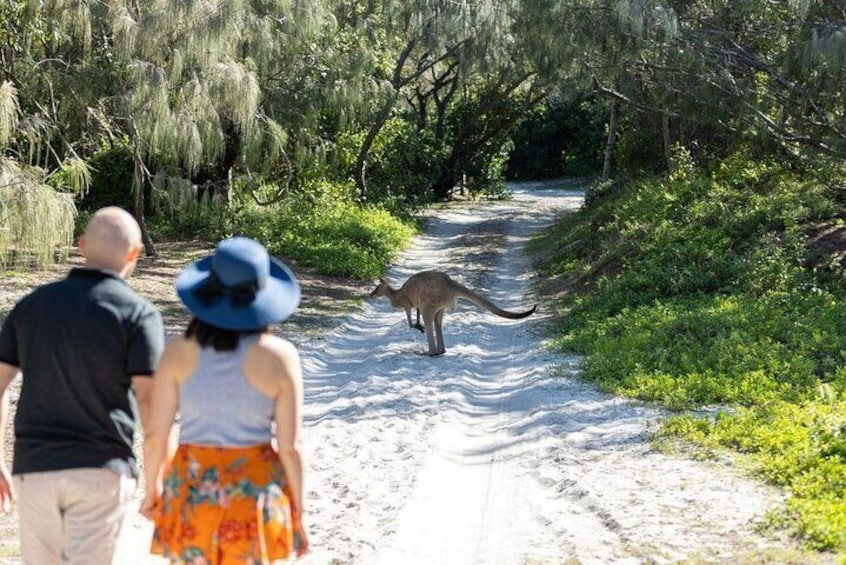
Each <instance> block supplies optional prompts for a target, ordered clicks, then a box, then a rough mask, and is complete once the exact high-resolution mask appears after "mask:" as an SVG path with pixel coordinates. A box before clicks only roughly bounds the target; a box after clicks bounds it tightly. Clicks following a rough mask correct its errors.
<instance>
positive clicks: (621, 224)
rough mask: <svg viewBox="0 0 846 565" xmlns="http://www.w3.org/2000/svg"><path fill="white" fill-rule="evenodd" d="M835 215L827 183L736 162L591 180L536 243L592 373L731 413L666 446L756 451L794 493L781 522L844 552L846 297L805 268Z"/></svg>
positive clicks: (665, 434) (680, 403) (568, 342)
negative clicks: (815, 234)
mask: <svg viewBox="0 0 846 565" xmlns="http://www.w3.org/2000/svg"><path fill="white" fill-rule="evenodd" d="M840 214H842V211H841V210H840V208H839V206H838V205H837V204H836V203H835V202H834V201H833V200H832V199H831V196H830V195H829V194H828V191H827V190H826V188H825V187H824V186H822V185H820V184H816V183H814V182H813V181H809V180H807V179H806V178H805V177H803V176H802V175H801V174H799V173H797V172H795V171H792V170H789V169H786V168H785V167H784V166H782V165H781V164H779V163H776V162H773V161H771V160H767V159H760V158H758V159H752V158H750V157H749V156H748V155H747V154H744V153H740V154H737V155H734V156H731V157H729V158H728V159H726V160H724V161H723V162H721V163H719V164H718V165H717V166H715V167H713V168H712V169H711V170H707V171H706V170H701V169H696V168H695V167H694V166H693V165H692V163H689V162H687V163H685V164H684V166H683V167H681V168H679V169H678V170H677V172H676V173H674V174H673V175H671V176H670V177H669V178H648V179H641V180H639V181H637V182H631V183H619V182H618V183H615V184H605V185H602V186H598V187H596V188H595V189H594V190H593V191H591V194H590V199H589V202H588V204H587V205H586V206H585V207H584V208H583V209H581V210H579V211H578V212H576V213H574V214H572V215H570V216H567V217H566V218H565V219H564V220H562V222H561V223H560V224H559V225H558V226H557V227H555V228H554V229H552V230H551V231H550V232H549V233H548V234H546V235H545V236H544V238H543V239H541V240H539V241H537V242H535V248H536V249H538V250H540V249H542V248H547V249H553V250H554V251H552V252H546V253H545V255H544V261H545V262H546V263H547V264H548V266H547V270H548V272H549V275H550V278H551V279H552V280H553V283H551V284H555V283H554V281H555V280H558V281H559V282H558V284H565V283H566V284H565V288H568V287H567V286H566V285H567V284H569V285H570V287H569V288H568V290H569V292H568V294H566V295H565V296H567V297H568V298H566V299H565V301H564V302H563V303H562V304H561V314H562V321H561V325H560V335H559V336H558V337H557V338H556V342H557V344H558V345H559V346H560V347H561V348H564V349H567V350H569V351H574V352H578V353H581V354H583V355H585V359H584V363H583V375H584V376H585V377H586V378H588V379H591V380H594V381H596V382H597V383H598V384H599V385H600V387H602V388H603V389H605V390H609V391H613V392H615V393H618V394H625V395H629V396H634V397H637V398H642V399H646V400H651V401H657V402H660V403H661V404H663V405H665V406H668V407H669V408H672V409H675V410H686V409H691V408H698V407H701V406H708V405H711V406H713V405H716V406H719V407H722V408H721V411H720V415H719V416H718V417H717V418H715V419H707V418H700V417H696V416H693V415H685V416H680V417H677V418H673V419H671V420H670V421H669V422H668V423H667V424H666V425H665V426H664V428H663V429H662V430H661V432H659V435H658V438H659V439H667V438H683V439H685V440H688V441H693V442H694V443H697V444H698V445H700V446H701V447H702V448H703V449H704V450H705V452H706V453H707V452H708V451H709V450H714V449H725V448H729V449H734V450H737V451H740V452H743V453H746V454H748V456H749V457H750V458H752V459H753V460H754V461H756V462H757V465H758V466H759V468H760V472H761V474H762V476H763V477H765V478H766V479H767V480H768V481H771V482H773V483H776V484H779V485H782V486H783V487H785V488H786V490H787V491H788V493H790V498H789V500H788V502H787V505H786V507H785V510H784V512H783V513H781V514H779V515H778V516H774V517H773V519H774V521H776V522H778V523H780V524H784V525H788V526H790V527H791V528H793V530H794V531H795V532H797V533H798V534H799V535H800V536H802V537H803V538H804V539H805V540H807V542H808V543H809V544H810V545H811V546H813V547H816V548H820V549H834V550H837V551H841V552H846V505H844V500H846V487H844V483H846V369H844V367H846V293H844V289H843V287H842V286H841V285H839V284H835V282H834V281H837V280H840V279H839V278H837V277H829V278H825V279H823V278H821V277H819V276H818V275H819V273H818V272H817V271H816V270H814V269H813V268H812V267H810V266H809V265H810V263H809V261H808V260H807V259H808V254H809V251H808V249H807V246H806V235H805V234H806V233H807V232H808V229H809V227H810V226H814V225H819V224H825V223H826V222H834V221H836V218H837V217H838V216H839V215H840ZM561 281H564V282H563V283H562V282H561ZM574 281H575V282H574ZM576 283H578V284H576Z"/></svg>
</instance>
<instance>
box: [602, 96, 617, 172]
mask: <svg viewBox="0 0 846 565" xmlns="http://www.w3.org/2000/svg"><path fill="white" fill-rule="evenodd" d="M619 105H620V103H619V101H618V100H617V99H616V98H612V99H611V108H610V111H609V114H610V115H609V116H608V139H607V141H606V142H605V159H604V161H603V163H602V180H608V179H609V178H610V177H611V165H612V163H613V161H614V147H615V146H616V144H617V125H618V122H619V115H618V114H619Z"/></svg>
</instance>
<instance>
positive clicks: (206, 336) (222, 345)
mask: <svg viewBox="0 0 846 565" xmlns="http://www.w3.org/2000/svg"><path fill="white" fill-rule="evenodd" d="M266 331H267V327H263V328H258V329H257V330H246V331H245V330H225V329H223V328H218V327H216V326H212V325H211V324H207V323H205V322H203V321H202V320H199V319H197V318H192V319H191V323H190V324H188V329H186V330H185V337H192V338H194V339H195V340H196V341H197V343H199V344H200V347H209V346H211V347H213V348H214V350H215V351H235V349H236V348H237V347H238V342H240V341H241V338H242V337H245V336H248V335H255V334H260V333H264V332H266Z"/></svg>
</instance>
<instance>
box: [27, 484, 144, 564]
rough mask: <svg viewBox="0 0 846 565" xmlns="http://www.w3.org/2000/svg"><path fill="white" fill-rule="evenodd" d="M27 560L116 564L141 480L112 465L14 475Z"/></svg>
mask: <svg viewBox="0 0 846 565" xmlns="http://www.w3.org/2000/svg"><path fill="white" fill-rule="evenodd" d="M14 483H15V494H16V497H17V500H18V502H17V506H18V515H19V517H20V524H21V557H22V558H23V562H24V563H25V564H26V565H53V564H56V565H59V564H62V565H83V564H84V565H100V564H103V565H111V564H112V563H113V562H114V556H115V550H116V549H117V542H118V535H119V534H120V530H121V528H122V527H123V525H124V522H125V521H126V518H127V517H128V515H129V512H128V510H129V502H130V500H131V499H132V495H133V493H134V492H135V485H136V480H135V479H133V478H130V477H123V476H121V475H118V474H117V473H115V472H113V471H109V470H108V469H67V470H63V471H48V472H44V473H24V474H21V475H15V477H14Z"/></svg>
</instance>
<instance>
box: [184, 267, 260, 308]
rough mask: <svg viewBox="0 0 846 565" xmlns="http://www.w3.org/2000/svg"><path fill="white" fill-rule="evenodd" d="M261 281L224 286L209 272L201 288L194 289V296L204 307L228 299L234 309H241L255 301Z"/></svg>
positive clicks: (255, 280)
mask: <svg viewBox="0 0 846 565" xmlns="http://www.w3.org/2000/svg"><path fill="white" fill-rule="evenodd" d="M261 282H262V281H259V280H258V279H253V280H251V281H247V282H243V283H238V284H236V285H232V286H226V285H225V284H223V282H222V281H221V280H220V277H218V276H217V273H215V272H214V269H212V270H211V271H210V274H209V278H207V279H206V282H205V283H203V284H202V285H201V286H199V287H197V288H196V289H194V296H196V297H197V298H198V299H199V300H200V301H201V302H203V303H204V304H206V305H209V306H211V305H213V304H217V303H218V302H220V301H221V300H223V299H224V298H227V297H228V298H229V301H230V302H231V303H232V305H233V306H235V307H243V306H247V305H248V304H251V303H252V302H253V300H255V299H256V293H257V292H258V291H259V290H260V289H261V287H262V286H263V285H262V284H261Z"/></svg>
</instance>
